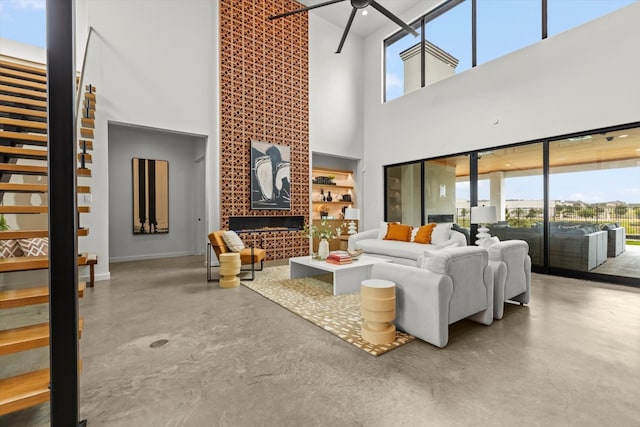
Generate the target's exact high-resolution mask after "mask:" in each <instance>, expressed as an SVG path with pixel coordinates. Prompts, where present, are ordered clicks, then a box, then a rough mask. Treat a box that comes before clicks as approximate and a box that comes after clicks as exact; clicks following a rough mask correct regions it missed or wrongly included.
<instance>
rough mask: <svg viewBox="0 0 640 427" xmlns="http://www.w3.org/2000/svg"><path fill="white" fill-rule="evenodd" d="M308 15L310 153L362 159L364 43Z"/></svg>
mask: <svg viewBox="0 0 640 427" xmlns="http://www.w3.org/2000/svg"><path fill="white" fill-rule="evenodd" d="M343 31H344V28H340V27H337V26H335V25H333V24H332V23H330V22H329V21H327V20H325V19H323V18H320V17H319V16H317V15H315V14H314V13H309V139H310V145H311V151H312V152H314V153H323V154H331V155H333V156H341V157H348V158H354V159H360V158H362V150H363V146H362V144H363V132H362V130H363V123H364V116H363V114H364V108H363V104H362V99H363V92H362V91H363V79H362V75H363V70H364V69H363V59H364V53H363V41H362V38H361V37H358V36H356V35H355V34H353V33H351V34H349V36H348V37H347V41H346V42H345V44H344V46H343V48H342V53H340V54H336V53H335V51H336V49H337V48H338V44H339V43H340V38H341V37H342V32H343Z"/></svg>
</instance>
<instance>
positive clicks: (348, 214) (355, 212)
mask: <svg viewBox="0 0 640 427" xmlns="http://www.w3.org/2000/svg"><path fill="white" fill-rule="evenodd" d="M344 219H349V220H354V219H360V209H356V208H347V209H345V210H344Z"/></svg>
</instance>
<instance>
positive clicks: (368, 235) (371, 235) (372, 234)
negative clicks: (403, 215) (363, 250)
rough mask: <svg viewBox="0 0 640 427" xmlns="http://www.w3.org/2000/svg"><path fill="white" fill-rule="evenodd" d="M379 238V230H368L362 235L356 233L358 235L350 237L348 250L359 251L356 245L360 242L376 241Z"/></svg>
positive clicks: (361, 233)
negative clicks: (366, 240)
mask: <svg viewBox="0 0 640 427" xmlns="http://www.w3.org/2000/svg"><path fill="white" fill-rule="evenodd" d="M377 237H378V230H377V229H374V230H367V231H362V232H360V233H356V234H352V235H351V236H349V242H348V246H347V247H348V248H349V250H351V251H352V250H354V249H358V248H357V247H356V243H357V242H358V240H364V239H376V238H377Z"/></svg>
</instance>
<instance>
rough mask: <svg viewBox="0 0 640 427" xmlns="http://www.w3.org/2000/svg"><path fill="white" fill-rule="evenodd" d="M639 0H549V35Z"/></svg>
mask: <svg viewBox="0 0 640 427" xmlns="http://www.w3.org/2000/svg"><path fill="white" fill-rule="evenodd" d="M635 1H637V0H571V1H567V0H547V2H548V3H547V4H548V6H547V7H548V12H547V16H548V18H547V22H548V33H549V36H553V35H555V34H558V33H561V32H563V31H566V30H568V29H570V28H574V27H577V26H578V25H582V24H584V23H586V22H589V21H592V20H594V19H596V18H599V17H601V16H603V15H606V14H608V13H611V12H613V11H614V10H617V9H620V8H621V7H624V6H627V5H629V4H631V3H633V2H635Z"/></svg>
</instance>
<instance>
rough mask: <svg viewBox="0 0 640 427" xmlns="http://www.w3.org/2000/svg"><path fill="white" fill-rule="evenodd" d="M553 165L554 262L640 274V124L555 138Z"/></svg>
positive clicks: (575, 267)
mask: <svg viewBox="0 0 640 427" xmlns="http://www.w3.org/2000/svg"><path fill="white" fill-rule="evenodd" d="M549 165H550V168H549V218H550V222H549V228H548V229H549V255H550V257H549V264H550V266H551V267H557V268H562V269H566V270H575V271H581V272H593V273H599V274H612V275H631V276H632V277H640V246H638V245H637V244H638V243H640V129H625V130H618V131H612V132H600V133H595V134H585V135H580V136H577V137H572V138H565V139H560V140H556V141H551V142H550V143H549ZM632 265H635V266H633V267H632Z"/></svg>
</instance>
